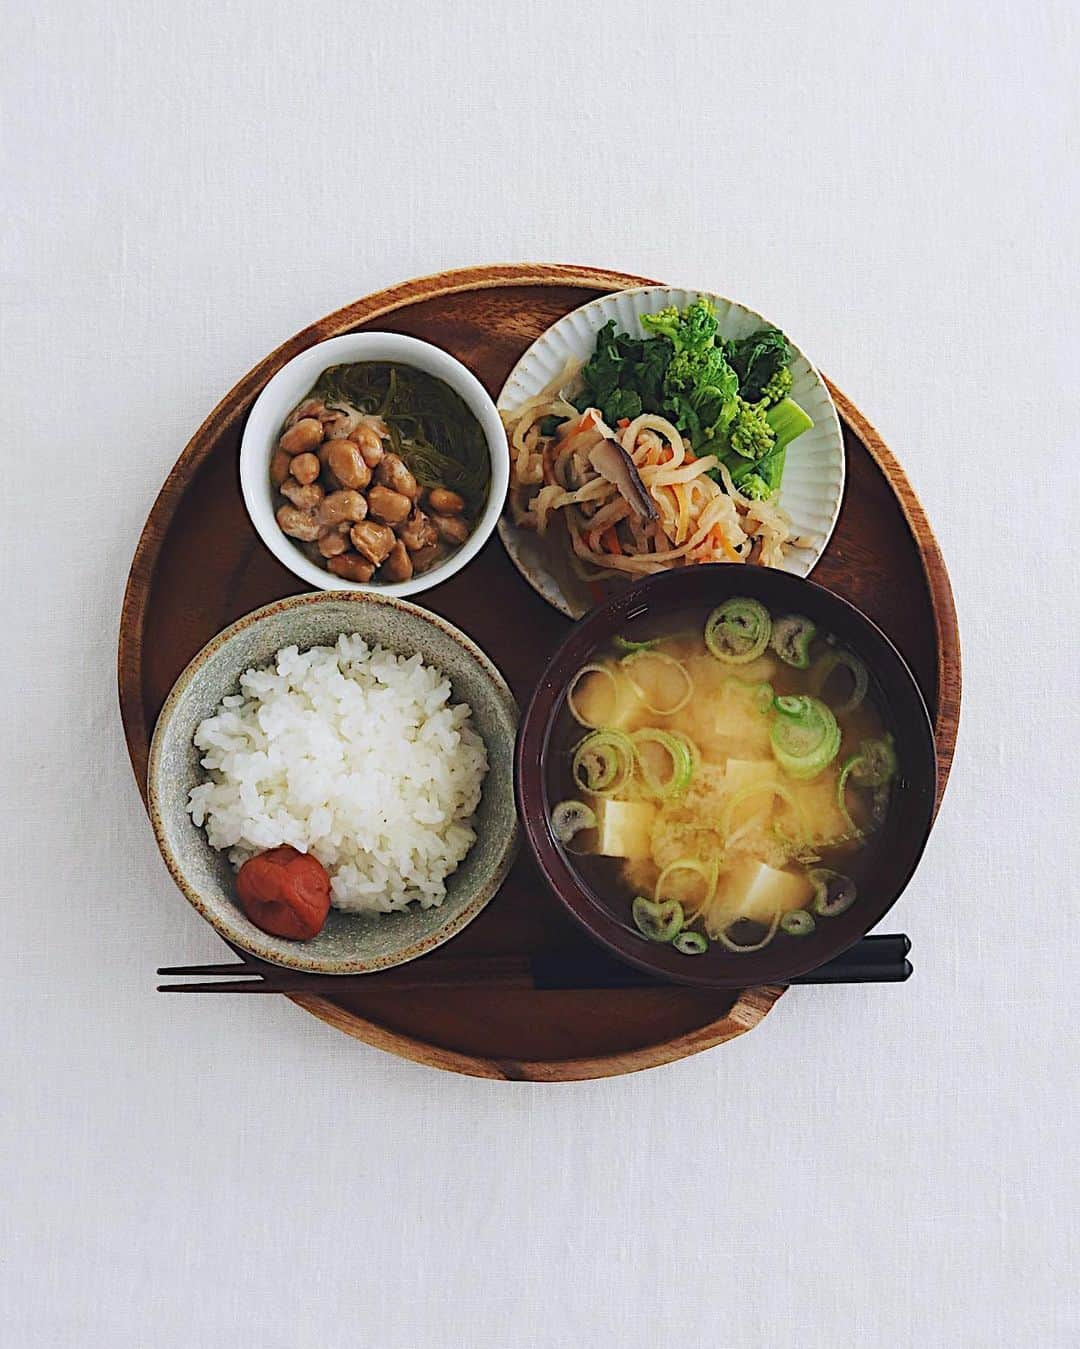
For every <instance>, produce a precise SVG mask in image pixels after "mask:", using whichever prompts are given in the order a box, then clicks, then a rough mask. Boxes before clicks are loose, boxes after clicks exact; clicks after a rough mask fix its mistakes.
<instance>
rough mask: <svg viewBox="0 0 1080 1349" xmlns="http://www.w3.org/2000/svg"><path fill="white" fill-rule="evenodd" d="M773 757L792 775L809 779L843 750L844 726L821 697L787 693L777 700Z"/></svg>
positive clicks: (800, 778) (775, 702)
mask: <svg viewBox="0 0 1080 1349" xmlns="http://www.w3.org/2000/svg"><path fill="white" fill-rule="evenodd" d="M773 707H774V708H775V709H776V720H775V721H774V722H773V724H772V729H771V730H770V732H769V739H770V741H771V742H772V751H773V757H774V758H775V759H776V762H777V763H778V764H779V765H780V767H781V768H782V769H783V770H784V772H785V773H787V774H788V776H789V777H793V778H797V779H799V780H800V781H805V780H806V779H808V778H816V777H817V775H818V774H819V773H821V772H823V771H824V770H825V769H826V768H828V766H829V764H831V763H832V761H833V760H834V759H835V758H836V755H837V753H838V751H839V749H840V727H839V726H838V725H837V724H836V718H835V717H834V716H833V714H832V711H831V710H830V709H829V708H828V707H826V705H825V704H824V703H823V702H822V701H821V699H820V698H811V697H809V696H808V695H806V694H799V695H787V696H784V697H780V698H777V699H776V700H775V701H774V702H773Z"/></svg>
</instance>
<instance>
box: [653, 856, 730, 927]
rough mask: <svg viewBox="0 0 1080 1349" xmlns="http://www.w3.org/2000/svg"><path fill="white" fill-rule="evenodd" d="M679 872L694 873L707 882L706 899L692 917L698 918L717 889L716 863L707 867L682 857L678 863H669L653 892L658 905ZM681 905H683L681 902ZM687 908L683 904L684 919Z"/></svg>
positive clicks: (693, 858)
mask: <svg viewBox="0 0 1080 1349" xmlns="http://www.w3.org/2000/svg"><path fill="white" fill-rule="evenodd" d="M677 871H692V872H693V873H694V874H695V875H696V876H700V877H701V879H702V880H703V881H704V882H705V895H704V898H703V899H702V901H701V903H700V904H698V905H696V906H695V907H694V911H693V913H692V914H691V915H690V916H691V917H692V918H696V917H697V915H698V914H699V913H701V911H702V910H703V909H704V908H705V907H706V905H707V904H708V903H709V901H710V900H711V899H712V897H713V891H714V890H715V889H716V877H717V866H716V863H715V862H712V863H710V864H708V865H706V864H705V863H704V862H699V861H698V859H697V858H696V857H680V858H679V859H678V861H676V862H669V863H668V864H667V866H666V867H665V868H664V869H663V871H661V873H660V875H659V876H657V878H656V888H655V890H654V891H653V898H654V899H655V900H656V902H657V903H658V904H659V903H661V902H662V901H663V898H664V891H665V890H666V889H667V884H668V881H669V880H670V878H671V877H672V876H673V875H674V874H675V872H677ZM680 903H682V901H681V900H680ZM686 908H687V906H686V905H685V904H683V915H684V917H685V915H686Z"/></svg>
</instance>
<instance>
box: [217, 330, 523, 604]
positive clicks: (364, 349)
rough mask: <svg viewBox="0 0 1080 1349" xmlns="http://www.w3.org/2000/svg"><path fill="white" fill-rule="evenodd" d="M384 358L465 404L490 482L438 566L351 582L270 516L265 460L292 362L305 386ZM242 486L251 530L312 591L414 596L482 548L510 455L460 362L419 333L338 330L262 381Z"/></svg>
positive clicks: (494, 412)
mask: <svg viewBox="0 0 1080 1349" xmlns="http://www.w3.org/2000/svg"><path fill="white" fill-rule="evenodd" d="M362 360H372V361H377V360H386V361H399V362H400V363H401V364H403V365H412V366H414V367H415V368H416V369H418V370H422V371H424V372H425V373H426V374H430V375H434V376H435V377H436V378H438V379H441V380H443V381H444V383H446V384H449V385H450V387H451V388H452V389H453V390H454V392H455V393H457V394H459V395H460V396H461V397H462V398H463V399H464V400H465V402H466V403H467V404H468V407H469V410H470V411H471V412H472V414H473V415H474V416H475V417H476V419H477V421H478V422H479V424H480V429H481V430H482V431H483V433H484V441H485V444H486V445H487V451H488V461H489V463H490V465H491V481H490V484H489V487H488V498H487V501H486V502H485V503H484V509H483V511H482V512H481V514H480V517H479V519H478V520H477V522H476V527H475V528H474V529H473V531H472V533H471V534H470V535H469V537H468V538H467V539H466V540H465V542H464V543H463V544H462V545H461V547H460V548H458V549H456V550H455V551H454V552H453V553H451V554H450V556H449V557H448V558H447V559H446V560H445V561H444V562H441V563H440V564H439V565H438V566H436V567H432V568H431V570H430V571H426V572H424V573H423V574H422V575H420V576H414V577H412V578H411V579H410V580H408V581H395V582H391V583H389V584H378V583H376V582H362V581H350V580H347V579H346V578H345V577H343V576H335V575H334V573H333V572H330V571H325V570H324V569H323V568H322V567H318V566H316V565H315V563H314V562H312V561H311V559H310V558H308V557H306V556H305V555H304V553H303V552H302V551H301V549H300V548H298V547H297V546H296V544H295V543H293V541H292V540H291V539H290V538H288V536H287V535H285V534H284V533H282V531H281V528H280V527H279V525H278V523H277V521H276V520H275V519H274V509H273V492H272V490H271V486H270V478H269V464H270V454H271V452H272V448H273V441H274V437H275V436H276V435H277V432H278V429H279V428H280V426H281V423H282V421H284V419H285V417H286V416H287V415H288V413H289V411H291V409H292V407H293V406H295V402H296V400H295V399H294V398H293V397H292V396H291V395H286V393H285V390H286V388H288V387H289V386H290V385H291V384H292V383H293V381H294V379H295V375H296V371H297V368H298V367H300V368H306V367H310V368H311V375H310V380H309V382H308V384H307V388H311V386H312V385H313V384H314V383H315V381H316V380H317V379H318V377H319V376H320V375H321V374H322V372H323V371H324V370H325V369H326V368H327V367H328V366H331V365H337V364H339V363H342V362H345V361H362ZM239 466H240V491H241V495H242V496H243V498H244V508H245V509H246V511H247V513H248V518H249V519H250V521H251V523H252V526H253V527H254V529H255V532H256V533H257V534H258V536H259V538H260V539H261V540H262V542H263V543H264V544H265V546H266V547H267V548H269V550H270V552H271V553H273V555H274V556H275V557H276V558H277V560H278V561H279V562H280V563H281V564H282V566H284V567H287V568H288V569H289V571H291V572H292V573H293V575H294V576H298V577H299V578H300V579H301V580H302V581H306V582H307V583H308V584H309V585H313V586H315V587H316V588H317V589H318V590H326V591H337V592H340V593H343V594H344V593H349V592H353V593H361V594H369V595H385V596H388V597H390V598H392V599H404V598H405V597H407V596H409V595H419V594H422V593H423V592H424V591H426V590H430V589H432V587H434V586H437V585H441V584H442V583H443V581H448V580H449V579H450V577H451V576H454V575H456V574H457V572H459V571H460V570H461V569H462V567H465V566H467V565H468V563H469V562H471V561H472V559H473V558H474V557H475V556H476V555H477V554H478V553H479V552H480V549H481V548H482V547H483V546H484V544H485V543H486V542H487V541H488V539H489V538H490V537H491V535H492V534H493V533H494V532H495V528H496V526H497V524H498V522H499V516H500V515H501V514H502V509H503V504H504V502H505V500H506V494H507V492H508V491H509V487H510V457H509V455H508V454H507V452H506V433H505V431H504V430H503V425H502V420H501V418H500V417H499V413H498V409H497V408H496V406H495V402H494V400H493V399H492V397H491V395H490V394H489V393H488V391H487V390H486V389H485V388H484V386H483V384H481V383H480V381H479V379H477V377H476V375H474V374H473V372H472V371H471V370H470V369H469V367H468V366H467V365H465V363H464V362H463V361H460V360H459V359H458V358H457V357H456V356H453V355H451V354H450V352H448V351H446V350H444V349H443V348H442V347H438V346H435V344H434V343H432V342H425V341H423V340H422V339H421V338H419V337H411V336H409V335H408V334H406V333H394V332H383V331H364V332H357V333H341V334H339V335H338V336H337V337H328V338H326V339H324V340H323V341H322V342H314V343H312V345H311V346H309V347H305V348H304V350H303V351H301V352H299V353H298V354H297V355H296V356H294V357H292V359H291V360H288V361H286V362H285V364H284V365H283V366H282V367H281V368H280V369H279V370H277V371H275V372H274V374H273V375H272V376H271V377H270V378H269V379H268V380H267V381H266V383H265V384H264V385H263V387H262V388H261V389H260V390H259V393H258V396H257V397H256V398H255V401H254V402H253V403H252V405H251V408H250V410H249V412H248V414H247V419H246V421H245V423H244V430H243V434H242V435H241V438H240V454H239Z"/></svg>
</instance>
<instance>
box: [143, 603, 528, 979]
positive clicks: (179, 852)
mask: <svg viewBox="0 0 1080 1349" xmlns="http://www.w3.org/2000/svg"><path fill="white" fill-rule="evenodd" d="M342 633H345V634H352V633H356V634H358V635H359V636H360V637H362V638H364V639H365V641H367V642H368V643H369V644H371V645H372V646H375V645H379V646H382V647H384V648H386V649H388V650H390V651H393V652H395V653H397V654H399V655H402V656H411V655H413V654H415V653H419V654H420V656H421V657H422V659H423V660H424V662H425V663H426V664H429V665H434V666H437V667H438V669H439V670H441V671H442V673H443V674H444V675H446V677H447V678H448V679H449V680H450V683H451V687H452V700H453V702H455V703H461V702H464V703H467V704H468V705H469V706H470V708H471V709H472V725H473V727H474V728H475V730H476V731H477V732H478V733H479V735H480V737H481V738H482V740H483V741H484V745H485V747H486V750H487V760H488V770H487V774H486V776H485V778H484V781H483V787H482V792H481V800H480V805H479V808H478V810H477V812H476V816H475V821H474V826H473V827H474V828H475V832H476V840H475V842H474V843H473V844H472V846H471V848H470V849H469V851H468V853H467V854H466V856H465V858H464V860H463V861H462V862H461V863H460V865H459V866H458V867H457V868H456V870H454V871H452V872H451V873H450V875H449V876H448V877H447V878H446V894H445V898H443V900H442V902H441V904H439V905H438V906H437V907H429V908H423V907H421V905H420V904H418V903H411V904H409V905H408V907H407V908H406V909H403V910H401V911H398V912H393V913H385V914H379V913H345V912H341V911H339V910H338V909H337V908H332V909H331V910H330V914H329V917H328V918H327V921H326V924H325V926H324V927H323V929H322V931H321V932H320V933H319V934H318V936H317V937H315V938H313V939H312V940H311V941H307V942H297V941H289V940H286V939H285V938H281V937H275V936H271V935H269V934H267V933H265V932H263V931H262V930H261V929H259V928H258V927H256V926H255V925H254V924H253V923H251V922H250V921H249V920H248V919H247V918H246V917H245V916H244V914H243V912H242V911H241V909H240V908H239V906H238V905H237V903H236V900H235V880H236V876H235V872H234V870H233V867H232V866H231V865H230V863H229V860H228V858H227V855H226V853H225V852H219V851H217V850H215V849H214V848H212V847H211V846H210V843H209V842H208V839H207V835H206V832H205V831H204V829H202V828H198V827H196V825H195V824H194V823H193V821H192V818H191V815H190V814H189V812H188V800H189V795H190V792H191V789H192V788H193V787H195V786H197V785H198V784H199V783H201V782H203V781H204V780H205V779H206V777H207V773H206V770H205V769H204V768H203V767H202V766H201V763H200V759H201V757H202V752H201V751H200V750H199V749H197V748H196V746H195V744H194V736H195V732H196V729H197V728H198V727H199V725H200V723H202V722H203V721H204V719H206V718H207V717H210V716H212V715H213V714H214V713H215V712H216V711H218V709H219V707H220V704H221V700H222V699H223V698H224V697H225V696H226V695H230V694H236V693H238V692H239V691H240V682H239V681H240V676H241V675H242V674H243V673H244V672H245V671H246V670H248V669H251V668H252V667H259V666H265V665H267V664H268V663H269V662H271V661H272V660H273V658H274V656H275V654H276V653H277V652H278V651H280V650H281V649H282V648H284V647H289V646H294V645H295V646H298V647H299V648H300V649H301V651H303V650H305V649H306V648H309V647H312V646H333V645H334V644H335V643H336V642H337V639H338V637H339V636H340V635H341V634H342ZM516 725H517V707H516V705H515V703H514V700H513V696H512V695H511V693H510V690H509V688H508V687H507V685H506V683H505V681H504V680H503V678H502V676H501V675H500V674H499V672H498V670H497V669H496V668H495V666H494V665H493V664H492V662H491V661H490V660H489V659H488V658H487V656H485V655H484V653H483V652H482V651H481V650H480V649H479V647H477V646H476V645H475V644H474V643H473V642H472V641H470V640H469V638H468V637H466V636H465V634H464V633H462V632H460V631H459V630H458V629H457V628H455V627H454V626H453V625H452V624H450V623H448V622H447V621H446V620H445V619H443V618H440V617H439V616H438V615H436V614H432V613H428V612H427V611H426V610H423V609H421V608H419V607H417V606H416V605H414V604H410V603H408V602H407V601H403V600H396V599H393V598H391V597H386V596H376V595H369V594H331V593H317V594H308V595H297V596H294V597H292V598H290V599H285V600H280V601H278V602H277V603H274V604H270V605H267V606H266V607H265V608H262V609H258V610H256V611H255V612H254V613H251V614H248V615H247V616H246V617H244V618H241V619H239V620H238V621H237V622H236V623H234V624H232V626H231V627H229V628H226V629H225V631H224V632H222V633H220V634H219V635H218V636H217V637H215V638H214V639H213V641H211V642H210V643H209V644H208V645H207V646H206V647H204V648H203V650H202V651H200V652H199V654H198V655H197V656H196V657H195V659H194V660H193V661H192V662H191V663H190V665H188V667H187V669H186V670H184V672H183V673H182V674H181V675H180V677H179V679H178V680H177V681H176V684H175V685H174V687H173V689H172V691H171V693H170V694H169V697H168V698H167V700H166V702H165V705H164V707H163V708H162V710H161V714H160V716H159V717H158V721H157V725H156V727H155V730H154V738H153V742H152V744H151V747H150V762H149V772H148V793H149V805H150V818H151V822H152V824H153V827H154V833H155V835H156V837H157V841H158V846H159V848H160V849H161V854H162V856H163V858H164V859H165V863H166V865H167V866H168V868H169V870H170V872H171V873H172V876H173V879H174V880H175V881H176V883H177V885H178V886H179V887H180V889H181V890H182V891H183V892H184V894H185V895H186V896H187V898H188V899H189V900H190V902H191V903H192V905H194V907H195V908H196V909H197V910H198V911H199V912H200V913H201V914H202V915H203V917H204V918H206V919H207V921H208V922H210V923H212V924H213V926H214V927H215V928H216V929H217V930H218V932H219V933H220V934H221V935H222V936H223V937H225V938H226V939H227V940H228V941H230V942H233V943H234V944H235V945H237V946H239V947H242V948H243V949H244V950H246V951H250V952H251V953H252V954H253V955H255V956H258V957H259V958H260V959H262V960H266V961H270V962H272V963H274V964H277V965H285V966H288V967H290V968H292V969H297V970H305V971H308V972H313V973H323V974H360V973H366V972H372V971H375V970H380V969H386V968H388V967H389V966H391V965H398V964H402V963H404V962H405V961H408V960H414V959H415V958H416V957H417V956H421V955H424V954H425V953H426V952H428V951H431V950H433V949H434V948H435V947H436V946H440V945H441V944H442V943H443V942H445V941H448V940H449V938H451V937H452V936H454V935H455V933H457V932H460V931H461V930H462V928H464V927H465V926H466V924H468V923H469V922H471V921H472V919H473V918H475V917H476V915H477V914H478V913H479V912H480V911H481V909H483V908H484V906H485V905H486V904H487V903H488V902H489V901H490V900H491V899H492V898H493V896H494V895H495V894H496V892H497V891H498V889H499V886H500V885H501V884H502V882H503V880H504V878H505V876H506V873H507V871H508V870H509V868H510V864H511V862H512V861H513V857H514V854H515V852H516V850H517V844H518V828H517V816H516V812H515V806H514V787H513V746H514V736H515V731H516Z"/></svg>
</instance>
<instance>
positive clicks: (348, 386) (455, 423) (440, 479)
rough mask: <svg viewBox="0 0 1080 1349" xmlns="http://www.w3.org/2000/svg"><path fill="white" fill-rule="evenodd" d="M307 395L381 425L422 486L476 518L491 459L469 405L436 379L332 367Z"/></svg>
mask: <svg viewBox="0 0 1080 1349" xmlns="http://www.w3.org/2000/svg"><path fill="white" fill-rule="evenodd" d="M312 393H313V394H315V395H316V396H317V397H319V398H322V400H323V401H324V402H325V403H326V405H327V407H341V406H343V405H348V406H351V407H354V408H356V410H357V411H358V412H366V413H370V414H375V415H378V416H379V417H381V418H382V419H383V421H384V422H386V425H387V428H388V429H389V432H390V440H391V442H392V444H393V446H394V452H395V453H396V454H398V455H400V456H401V458H402V459H404V461H405V463H406V464H407V465H408V467H409V468H410V469H411V471H412V473H413V474H414V476H415V477H416V479H417V481H418V482H419V483H420V484H421V486H423V487H449V488H451V489H452V490H453V491H455V492H460V493H461V495H462V496H463V497H464V498H465V502H466V505H467V507H468V512H469V514H470V515H471V516H474V517H475V516H476V515H477V514H478V513H479V512H480V511H481V510H482V509H483V505H484V502H485V501H486V500H487V494H488V486H489V484H490V481H491V458H490V455H489V454H488V448H487V441H486V440H485V438H484V432H483V430H482V429H481V426H480V423H479V422H478V421H477V420H476V418H475V416H474V415H473V413H472V411H471V410H470V408H469V405H468V404H467V403H466V402H465V400H464V399H463V398H462V397H461V395H460V394H458V393H455V392H454V390H453V389H451V388H450V386H449V385H448V384H444V383H443V381H442V380H441V379H438V378H437V377H436V376H435V375H429V374H427V373H426V372H425V371H423V370H417V369H415V368H414V367H413V366H408V365H392V364H389V363H387V362H383V361H358V362H355V363H353V364H350V365H332V366H330V367H329V368H328V369H326V370H324V371H323V372H322V374H321V375H320V376H319V380H318V383H317V384H316V385H315V387H314V389H312Z"/></svg>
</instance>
